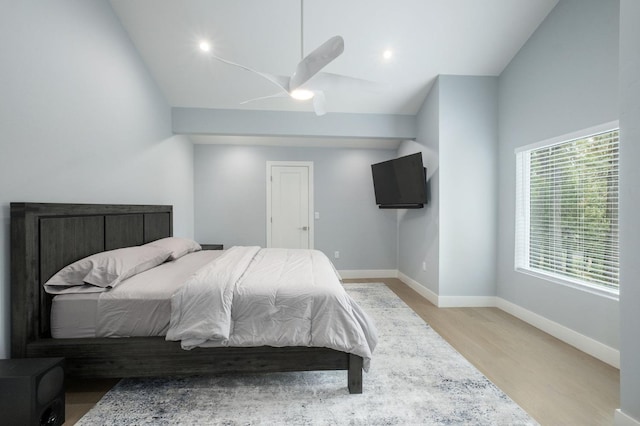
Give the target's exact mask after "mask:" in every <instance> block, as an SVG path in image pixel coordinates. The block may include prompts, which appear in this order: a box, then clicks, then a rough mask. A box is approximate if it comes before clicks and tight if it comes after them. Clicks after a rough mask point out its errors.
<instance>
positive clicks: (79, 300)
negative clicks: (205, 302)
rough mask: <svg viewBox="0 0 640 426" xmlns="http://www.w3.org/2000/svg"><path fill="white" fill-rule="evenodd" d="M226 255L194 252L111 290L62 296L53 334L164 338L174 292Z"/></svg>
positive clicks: (58, 298) (55, 301)
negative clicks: (202, 269) (208, 264)
mask: <svg viewBox="0 0 640 426" xmlns="http://www.w3.org/2000/svg"><path fill="white" fill-rule="evenodd" d="M222 253H224V251H222V250H202V251H198V252H195V253H190V254H188V255H185V256H183V257H181V258H179V259H177V260H174V261H172V262H166V263H163V264H162V265H160V266H157V267H155V268H152V269H150V270H148V271H145V272H142V273H140V274H138V275H135V276H133V277H131V278H128V279H127V280H125V281H123V282H122V283H121V284H120V285H118V286H117V287H115V288H113V289H112V290H110V291H107V292H103V293H85V294H61V295H57V296H55V297H54V298H53V301H52V306H51V336H52V337H54V338H57V339H63V338H92V337H97V336H101V337H143V336H164V335H166V333H167V330H168V328H169V321H170V318H171V295H172V294H173V293H174V292H175V291H176V290H178V289H179V288H180V287H182V286H183V285H184V283H185V282H186V281H187V280H188V279H189V277H190V276H191V275H192V274H193V273H194V272H195V271H197V270H198V269H200V268H201V267H203V266H204V265H206V264H207V263H209V262H211V261H212V260H214V259H216V258H217V257H219V256H220V255H222Z"/></svg>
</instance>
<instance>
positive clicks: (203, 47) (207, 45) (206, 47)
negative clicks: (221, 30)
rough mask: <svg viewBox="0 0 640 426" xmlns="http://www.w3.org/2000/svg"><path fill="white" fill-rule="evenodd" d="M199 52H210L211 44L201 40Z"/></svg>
mask: <svg viewBox="0 0 640 426" xmlns="http://www.w3.org/2000/svg"><path fill="white" fill-rule="evenodd" d="M200 50H202V51H203V52H208V51H210V50H211V43H209V42H208V41H206V40H203V41H201V42H200Z"/></svg>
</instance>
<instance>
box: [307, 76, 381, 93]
mask: <svg viewBox="0 0 640 426" xmlns="http://www.w3.org/2000/svg"><path fill="white" fill-rule="evenodd" d="M384 87H385V86H384V85H383V84H380V83H376V82H375V81H371V80H364V79H361V78H355V77H349V76H346V75H342V74H333V73H329V72H319V73H318V74H316V75H315V76H314V77H313V79H311V80H310V81H309V82H308V83H307V84H305V88H308V89H310V90H333V89H339V90H367V91H371V92H380V91H382V90H383V89H384Z"/></svg>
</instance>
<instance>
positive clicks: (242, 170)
mask: <svg viewBox="0 0 640 426" xmlns="http://www.w3.org/2000/svg"><path fill="white" fill-rule="evenodd" d="M394 157H395V150H368V149H329V148H292V147H287V148H283V147H269V146H251V147H246V146H232V145H195V212H196V213H195V235H196V239H197V240H198V241H200V242H203V243H221V244H224V245H225V247H230V246H233V245H260V246H263V247H264V246H265V245H266V188H267V183H266V162H267V161H312V162H313V164H314V186H315V188H314V196H315V197H314V198H315V200H314V210H315V211H316V212H319V213H320V219H319V220H316V221H314V224H313V225H314V226H315V230H314V235H315V236H314V240H315V248H316V249H318V250H321V251H323V252H324V253H326V254H327V255H328V256H329V257H330V258H331V259H332V260H333V261H334V264H335V266H336V268H338V269H343V270H371V269H376V270H379V269H396V268H397V266H396V252H397V229H396V213H395V211H393V210H380V209H378V208H377V207H376V205H375V198H374V193H373V182H372V179H371V164H373V163H377V162H380V161H385V160H389V159H391V158H394ZM336 250H338V251H340V258H339V259H333V252H334V251H336Z"/></svg>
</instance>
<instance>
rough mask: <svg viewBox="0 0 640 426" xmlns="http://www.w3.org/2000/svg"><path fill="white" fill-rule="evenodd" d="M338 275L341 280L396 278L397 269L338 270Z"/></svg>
mask: <svg viewBox="0 0 640 426" xmlns="http://www.w3.org/2000/svg"><path fill="white" fill-rule="evenodd" d="M338 273H339V274H340V276H341V277H342V278H346V279H358V278H398V270H397V269H353V270H339V271H338Z"/></svg>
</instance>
